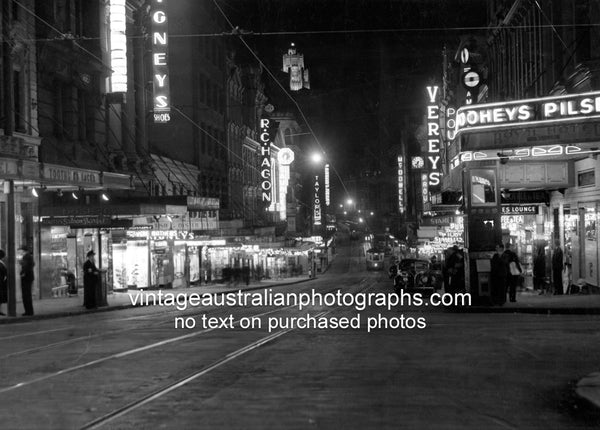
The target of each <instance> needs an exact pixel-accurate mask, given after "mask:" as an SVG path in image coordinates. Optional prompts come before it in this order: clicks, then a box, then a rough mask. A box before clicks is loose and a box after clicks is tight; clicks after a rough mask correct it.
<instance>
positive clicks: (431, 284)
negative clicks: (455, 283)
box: [394, 258, 442, 292]
mask: <svg viewBox="0 0 600 430" xmlns="http://www.w3.org/2000/svg"><path fill="white" fill-rule="evenodd" d="M441 286H442V278H441V274H440V273H438V271H437V270H432V269H431V268H430V263H429V260H425V259H421V258H404V259H402V260H401V261H400V263H398V269H397V273H396V276H394V290H395V291H396V292H400V291H401V290H406V291H428V292H434V291H437V290H438V289H440V288H441Z"/></svg>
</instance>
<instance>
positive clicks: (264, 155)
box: [260, 118, 273, 203]
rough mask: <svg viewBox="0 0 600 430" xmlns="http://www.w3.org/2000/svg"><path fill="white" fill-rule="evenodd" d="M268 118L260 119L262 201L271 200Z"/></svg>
mask: <svg viewBox="0 0 600 430" xmlns="http://www.w3.org/2000/svg"><path fill="white" fill-rule="evenodd" d="M270 122H271V121H270V120H269V119H268V118H261V120H260V155H261V162H260V177H261V183H260V188H261V190H262V201H263V202H269V203H270V202H271V200H272V189H273V184H272V182H271V137H270V136H269V124H270Z"/></svg>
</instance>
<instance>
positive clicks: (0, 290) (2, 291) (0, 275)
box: [0, 249, 8, 315]
mask: <svg viewBox="0 0 600 430" xmlns="http://www.w3.org/2000/svg"><path fill="white" fill-rule="evenodd" d="M4 257H6V252H4V250H3V249H0V315H6V314H5V313H4V312H2V305H3V304H4V303H8V269H7V268H6V265H5V264H4V261H2V260H3V259H4ZM6 306H7V309H6V312H7V313H8V304H7V305H6Z"/></svg>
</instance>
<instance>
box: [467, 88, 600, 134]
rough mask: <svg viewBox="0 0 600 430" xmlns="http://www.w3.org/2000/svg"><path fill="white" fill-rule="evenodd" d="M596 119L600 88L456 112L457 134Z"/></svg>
mask: <svg viewBox="0 0 600 430" xmlns="http://www.w3.org/2000/svg"><path fill="white" fill-rule="evenodd" d="M594 118H595V119H600V91H595V92H591V93H583V94H569V95H564V96H552V97H540V98H536V99H526V100H516V101H509V102H501V103H486V104H478V105H468V106H463V107H461V108H459V109H458V111H457V113H456V134H459V133H461V132H468V131H485V130H493V129H501V128H510V127H522V126H527V125H538V124H539V125H551V124H561V123H569V122H575V121H579V122H581V121H585V120H589V119H594Z"/></svg>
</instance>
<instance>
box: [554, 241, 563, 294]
mask: <svg viewBox="0 0 600 430" xmlns="http://www.w3.org/2000/svg"><path fill="white" fill-rule="evenodd" d="M563 257H564V255H563V251H562V249H561V247H560V240H558V239H557V240H556V241H555V242H554V253H553V254H552V283H553V285H554V294H557V295H560V294H562V293H563V279H562V272H563V267H564V262H563Z"/></svg>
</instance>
